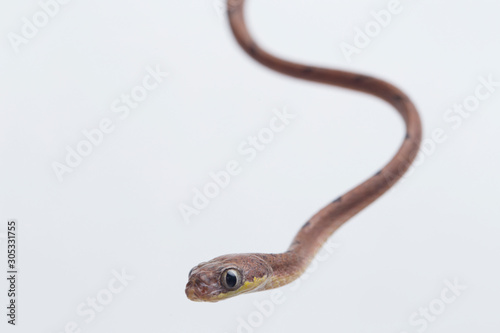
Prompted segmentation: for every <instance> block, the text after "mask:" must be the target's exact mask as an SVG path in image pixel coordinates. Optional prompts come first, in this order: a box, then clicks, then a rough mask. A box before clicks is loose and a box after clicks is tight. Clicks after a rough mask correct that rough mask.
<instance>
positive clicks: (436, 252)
mask: <svg viewBox="0 0 500 333" xmlns="http://www.w3.org/2000/svg"><path fill="white" fill-rule="evenodd" d="M387 3H388V1H382V0H376V1H369V0H357V1H313V2H311V1H300V0H288V1H264V0H258V1H257V0H254V1H249V3H248V6H247V9H248V10H247V18H248V23H249V26H250V28H251V31H252V33H253V34H254V35H255V38H256V39H257V40H258V41H259V42H260V43H261V44H262V46H263V47H265V48H267V49H269V50H270V51H271V52H274V53H276V54H278V55H280V56H283V57H286V58H288V59H292V60H295V61H298V62H303V63H309V64H315V65H322V66H327V67H334V68H343V69H347V70H355V71H359V72H363V73H365V74H370V75H374V76H377V77H381V78H384V79H387V80H389V81H390V82H393V83H395V84H396V85H398V86H399V87H401V88H402V89H403V90H404V91H405V92H407V93H408V94H409V95H410V96H411V98H412V99H413V100H414V101H415V103H416V105H417V106H418V108H419V110H420V112H421V115H422V120H423V124H424V138H430V137H432V133H433V131H434V130H435V129H438V128H441V129H442V130H443V131H444V132H445V134H446V137H447V140H446V141H445V142H443V143H439V144H437V145H436V146H435V147H434V148H433V149H432V151H431V152H430V153H428V154H426V155H422V156H423V157H424V159H423V160H421V161H420V165H419V166H418V167H417V168H416V169H415V170H414V172H413V173H412V174H411V175H409V176H408V177H407V178H406V180H405V181H404V182H402V183H398V185H397V186H396V187H395V188H394V189H393V190H391V191H390V192H389V193H387V194H386V195H385V196H383V197H382V198H381V199H380V200H378V201H377V202H376V203H375V204H373V205H371V206H370V207H369V208H367V209H366V210H365V211H363V212H362V213H360V214H359V215H358V216H356V217H355V218H353V219H352V220H351V221H350V222H349V223H347V224H346V225H345V226H344V227H342V228H341V230H339V231H338V232H337V233H336V234H335V235H334V236H333V239H332V241H334V242H335V243H336V244H338V249H336V251H335V252H334V253H333V255H331V256H330V257H329V258H328V259H327V260H325V261H323V262H321V263H320V265H319V266H318V268H317V269H316V270H315V271H314V272H311V273H310V275H309V276H308V279H307V280H304V281H302V283H301V285H300V287H299V288H296V289H294V290H291V289H290V288H289V287H288V288H287V287H285V288H283V289H281V291H282V292H283V294H282V299H283V300H284V302H283V303H282V304H276V305H274V309H272V311H271V312H272V313H271V314H270V315H269V316H268V317H263V316H262V315H260V314H259V313H257V311H258V310H257V309H256V306H255V304H254V302H255V301H258V302H262V301H266V300H269V299H270V292H264V293H256V294H249V295H245V296H240V297H237V298H234V299H230V300H227V301H223V302H219V303H214V304H211V303H194V302H191V301H189V300H188V299H187V298H186V296H185V294H184V286H185V283H186V282H187V274H188V272H189V270H190V269H191V267H192V266H194V265H196V264H197V263H199V262H201V261H205V260H207V259H211V258H213V257H215V256H218V255H222V254H227V253H238V252H281V251H283V250H285V249H286V248H287V246H288V245H289V243H290V241H291V240H292V238H293V236H294V234H295V232H296V231H297V230H298V228H299V227H300V226H301V225H302V224H303V223H304V222H305V221H306V220H307V219H308V218H309V217H310V216H311V215H313V214H314V213H315V212H316V211H317V210H319V209H320V208H322V207H323V206H324V205H325V204H327V203H328V202H330V201H331V200H333V199H335V198H336V197H337V196H339V195H341V194H342V193H344V192H345V191H347V190H348V189H350V188H351V187H353V186H354V185H356V184H357V183H359V182H360V181H362V180H363V179H365V178H367V177H369V176H371V175H372V174H374V173H375V172H376V171H377V170H379V169H380V168H381V167H382V166H383V165H384V163H386V162H387V161H388V159H389V158H390V157H391V156H392V154H393V153H394V152H395V151H396V149H397V147H398V145H399V143H400V142H401V140H402V138H403V135H404V129H403V125H402V122H401V121H400V119H399V118H398V116H397V114H396V113H395V112H394V111H393V110H392V109H391V107H390V106H388V105H387V104H385V103H383V102H381V101H379V100H376V99H374V98H372V97H368V96H365V95H362V94H358V93H352V92H349V91H346V90H342V89H337V88H331V87H326V86H322V85H318V84H311V83H308V82H304V81H300V80H294V79H291V78H288V77H284V76H281V75H279V74H276V73H274V72H272V71H269V70H268V69H266V68H263V67H262V66H261V65H259V64H257V63H255V62H254V61H253V60H251V59H250V58H249V57H248V56H247V55H246V54H244V53H243V52H242V51H241V50H240V49H239V47H238V46H237V45H236V43H235V41H234V38H233V37H232V35H231V32H230V30H229V27H228V24H227V20H226V18H225V17H223V16H220V15H219V14H220V6H219V3H218V2H213V1H212V0H185V1H140V2H139V1H123V0H120V1H118V0H109V1H77V0H73V1H71V2H70V3H68V4H66V5H61V8H60V10H59V12H58V13H57V14H56V15H55V16H54V17H53V18H51V19H50V22H48V24H47V25H46V26H45V27H42V28H40V30H39V31H38V33H37V34H36V36H34V37H33V38H31V39H29V40H28V42H27V43H26V44H23V45H20V46H19V52H15V50H14V48H13V47H12V45H11V43H10V42H9V38H8V36H9V33H16V34H21V28H22V26H23V21H22V18H23V17H27V18H28V19H29V20H32V16H33V15H34V14H35V13H37V12H38V11H40V5H39V4H38V2H37V1H17V2H8V3H7V2H6V1H3V2H2V5H1V7H2V8H1V10H0V22H1V24H0V36H1V39H0V44H1V51H0V62H1V64H0V77H1V80H0V112H1V118H0V119H1V121H0V136H1V140H0V152H1V155H0V156H1V159H0V160H1V162H0V175H1V176H0V221H2V222H1V224H0V227H1V229H0V233H3V234H5V229H6V222H7V220H8V219H10V218H15V219H17V220H18V223H19V225H20V231H19V266H20V269H19V270H20V275H19V285H18V288H19V297H18V303H19V308H18V325H17V326H16V327H14V328H13V327H11V326H10V325H7V324H6V316H5V312H6V309H5V308H4V304H6V302H7V297H6V289H7V285H6V283H5V279H4V278H2V279H1V280H2V283H0V288H1V290H0V304H2V308H3V309H4V310H1V315H0V318H2V319H1V323H0V327H1V331H2V332H64V327H65V326H66V325H67V324H68V323H69V322H72V321H74V322H76V323H77V324H78V325H79V329H80V330H81V331H82V332H220V333H224V332H237V329H238V325H239V319H238V318H242V320H245V321H247V320H248V317H249V316H250V317H251V318H254V319H255V318H257V319H259V318H263V319H262V320H261V322H260V323H258V324H257V325H254V326H256V327H253V328H251V330H248V329H247V330H246V331H245V330H244V329H240V332H247V331H254V332H304V331H315V332H372V333H373V332H385V333H387V332H394V333H396V332H397V333H400V332H408V333H412V332H423V331H426V332H454V333H459V332H472V331H480V332H485V333H486V332H498V331H499V329H500V316H499V315H498V313H499V310H500V301H499V297H500V283H499V281H500V269H499V265H498V262H499V253H500V242H499V241H498V238H499V236H500V235H499V234H500V224H499V222H500V221H499V220H500V219H499V218H500V208H499V205H498V200H499V195H500V190H499V188H500V176H499V175H498V170H499V166H500V160H499V153H498V149H499V148H498V143H499V138H500V134H499V132H498V129H499V124H500V113H499V112H498V110H499V107H500V88H499V87H497V88H496V89H497V91H495V92H494V93H493V94H492V95H491V96H490V98H488V99H486V100H485V101H482V102H481V104H480V106H479V107H478V108H477V110H475V111H474V112H471V113H470V116H469V117H468V118H467V119H463V122H462V123H461V125H460V126H459V127H458V128H456V129H453V128H452V126H451V125H453V123H450V122H447V121H445V120H444V118H443V117H444V115H445V113H446V110H447V109H449V108H450V107H453V105H454V104H457V103H462V102H463V100H464V99H465V98H467V97H468V96H472V95H474V92H475V89H476V87H477V86H478V84H479V80H478V77H480V76H482V77H485V78H487V77H488V76H489V75H492V77H493V78H494V79H495V80H497V81H500V69H499V62H498V59H500V47H499V43H498V42H499V39H498V31H499V28H500V24H499V20H498V13H499V10H500V5H499V3H498V1H493V0H490V1H488V0H479V1H474V2H472V1H465V0H459V1H444V2H435V1H428V0H427V1H411V0H402V1H401V5H402V7H403V11H402V12H401V13H400V14H398V15H397V16H394V17H393V19H392V22H391V23H390V24H389V25H388V26H387V27H385V28H384V29H383V30H382V31H381V32H380V34H379V35H378V36H376V37H375V38H373V40H372V42H371V44H370V45H369V46H368V47H366V48H364V49H362V50H361V52H360V53H359V54H356V55H354V56H353V57H352V61H351V62H348V61H347V60H346V58H345V57H344V56H343V54H342V52H341V49H340V45H341V43H342V42H348V43H351V44H352V42H353V37H354V33H355V28H356V27H359V28H364V26H365V25H366V24H367V23H368V22H370V21H372V20H373V18H372V16H370V12H371V11H379V10H381V9H384V8H386V7H387ZM148 66H150V67H152V68H155V67H156V66H159V67H160V68H161V69H162V70H163V71H165V72H168V73H169V76H168V78H166V79H165V80H164V82H162V83H161V84H160V85H159V87H158V88H157V89H155V90H154V91H151V92H150V93H149V95H148V97H147V98H146V99H145V100H144V101H143V102H141V103H140V106H139V107H137V108H136V109H135V110H133V111H132V112H131V114H130V116H129V117H128V118H126V119H120V118H119V117H118V114H116V113H113V112H112V111H111V108H110V105H111V103H112V102H113V101H114V100H116V99H117V98H119V97H120V95H121V94H123V93H130V91H131V89H132V88H134V87H135V86H137V85H139V84H141V82H142V79H143V78H144V76H145V75H146V74H147V72H146V68H147V67H148ZM285 106H286V107H287V108H288V110H290V112H291V113H293V114H295V115H296V118H295V119H294V120H293V121H292V122H291V124H290V125H289V126H288V127H287V128H286V130H284V131H283V132H281V133H278V134H277V135H276V137H275V139H274V141H273V142H272V143H270V144H268V145H267V146H266V148H265V150H264V151H262V152H260V153H259V154H258V156H257V158H256V159H255V160H254V161H252V162H247V161H246V160H245V156H242V155H240V154H238V152H237V147H238V146H239V145H240V144H241V143H242V142H244V140H245V139H246V138H247V137H248V136H249V135H255V134H257V133H258V132H259V131H260V130H261V129H262V128H264V127H266V126H267V125H268V123H269V121H270V119H271V118H272V116H273V113H272V110H273V109H274V108H278V109H281V108H283V107H285ZM103 118H109V119H111V120H112V121H113V124H114V125H115V128H114V131H113V132H112V133H111V134H107V135H106V136H105V138H104V140H103V143H102V144H100V145H99V146H98V147H94V149H93V152H92V153H91V154H90V155H89V156H87V157H85V158H84V159H83V162H82V163H81V164H80V165H79V166H78V167H76V168H74V170H73V172H72V173H71V174H65V175H64V177H63V181H62V182H59V181H58V179H57V177H56V175H55V173H54V171H53V167H52V164H53V163H54V162H60V163H64V159H65V156H66V153H67V150H66V146H70V147H73V148H74V147H76V145H77V144H78V142H80V141H81V140H83V139H85V137H84V136H83V134H82V131H83V130H85V129H92V128H96V127H97V126H98V124H99V122H100V121H101V119H103ZM233 159H235V160H237V161H239V162H240V163H241V166H242V172H241V174H239V175H238V176H235V177H233V179H232V180H231V183H230V184H229V186H227V188H225V189H223V190H222V192H221V193H220V194H219V195H218V196H217V197H216V198H214V199H213V200H211V202H210V205H209V207H208V208H206V209H204V210H201V212H200V214H199V215H198V216H193V217H192V218H191V222H190V223H186V222H185V221H184V220H183V218H182V216H181V214H180V213H179V209H178V207H179V205H180V204H181V203H185V204H191V200H192V198H193V188H195V187H196V188H202V187H203V186H204V185H205V184H206V183H207V182H209V181H210V178H209V175H208V174H209V172H211V171H218V170H221V169H223V168H224V166H225V164H226V163H227V162H228V161H230V160H233ZM0 242H2V244H0V246H1V250H0V255H1V258H0V260H1V262H2V265H1V267H2V271H3V272H5V261H6V260H5V259H6V254H5V239H1V238H0ZM122 269H125V271H126V272H127V274H129V275H131V276H134V279H133V280H132V281H130V282H129V283H128V285H127V286H126V288H125V289H124V290H123V291H122V292H121V293H118V294H115V295H114V297H113V299H112V301H111V302H110V303H109V304H107V305H106V306H105V307H104V309H103V311H102V312H99V313H96V316H95V318H93V320H90V322H89V323H86V322H85V320H86V319H89V316H81V315H78V314H77V312H76V310H77V308H78V307H79V306H81V304H82V303H83V304H85V303H86V302H87V298H92V297H96V295H98V294H99V293H101V296H102V295H104V294H105V291H104V292H103V290H105V289H106V288H107V286H108V283H109V282H110V281H112V279H113V270H117V271H121V270H122ZM3 274H4V273H1V276H3ZM447 279H448V280H450V281H453V280H454V279H457V281H459V283H460V284H461V285H465V286H466V287H467V289H466V290H465V291H463V292H462V293H461V294H460V296H459V297H457V298H456V299H455V300H454V301H453V302H452V303H451V304H447V305H446V308H445V309H444V312H443V313H441V314H439V315H437V316H435V317H436V318H435V319H433V321H432V322H428V327H426V329H425V330H424V329H423V326H422V325H415V324H411V323H410V321H409V318H410V317H411V316H412V314H413V313H415V312H418V311H419V308H425V307H429V305H430V304H434V306H436V304H437V305H439V299H440V297H441V293H442V291H443V290H444V289H445V288H446V285H445V282H444V281H445V280H447ZM103 293H104V294H103ZM436 300H437V301H436ZM256 313H257V314H256ZM259 316H260V317H259Z"/></svg>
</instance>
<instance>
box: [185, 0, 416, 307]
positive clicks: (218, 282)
mask: <svg viewBox="0 0 500 333" xmlns="http://www.w3.org/2000/svg"><path fill="white" fill-rule="evenodd" d="M243 7H244V1H243V0H228V15H229V22H230V25H231V29H232V31H233V34H234V36H235V37H236V40H237V41H238V43H239V45H240V46H241V47H242V48H243V49H244V50H245V51H246V52H247V53H248V54H249V55H250V56H251V57H252V58H254V59H255V60H256V61H258V62H260V63H261V64H263V65H264V66H267V67H269V68H271V69H273V70H275V71H278V72H280V73H283V74H286V75H289V76H293V77H296V78H300V79H304V80H309V81H315V82H321V83H326V84H330V85H334V86H339V87H343V88H348V89H353V90H357V91H361V92H364V93H368V94H372V95H375V96H377V97H380V98H381V99H383V100H385V101H386V102H388V103H389V104H391V105H392V106H393V107H394V108H396V110H397V111H398V112H399V114H400V115H401V116H402V117H403V119H404V122H405V124H406V136H405V138H404V140H403V143H402V145H401V147H400V148H399V150H398V152H397V153H396V155H395V156H394V157H393V158H392V160H391V161H390V162H389V163H388V164H387V165H386V166H385V167H384V168H383V169H382V170H380V171H379V172H377V173H376V174H375V175H374V176H372V177H371V178H369V179H368V180H366V181H365V182H363V183H361V184H360V185H358V186H357V187H355V188H353V189H352V190H350V191H349V192H347V193H346V194H344V195H343V196H341V197H339V198H338V199H336V200H335V201H333V202H332V203H330V204H329V205H327V206H326V207H324V208H323V209H321V210H320V211H319V212H318V213H317V214H316V215H314V216H313V217H312V218H311V219H310V220H309V221H308V222H306V223H305V224H304V226H303V227H302V228H301V229H300V231H299V232H298V233H297V235H296V236H295V238H294V240H293V242H292V244H291V245H290V247H289V248H288V250H287V251H286V252H284V253H279V254H263V253H252V254H229V255H224V256H220V257H217V258H215V259H212V260H210V261H208V262H204V263H201V264H199V265H197V266H196V267H194V268H193V269H192V270H191V271H190V272H189V281H188V283H187V285H186V295H187V297H188V298H189V299H190V300H193V301H208V302H217V301H219V300H223V299H226V298H229V297H233V296H236V295H239V294H243V293H248V292H255V291H260V290H266V289H271V288H276V287H280V286H283V285H285V284H287V283H290V282H292V281H293V280H295V279H296V278H298V277H299V276H300V275H301V274H302V273H303V272H304V270H305V269H306V268H307V266H308V265H309V263H310V262H311V260H312V259H313V258H314V256H315V255H316V253H317V252H318V250H319V249H320V248H321V246H322V244H323V243H324V242H325V241H326V240H327V239H328V237H330V235H331V234H332V233H333V232H334V231H335V230H337V229H338V228H339V227H340V226H341V225H342V224H343V223H344V222H346V221H347V220H349V219H350V218H351V217H352V216H354V215H355V214H356V213H358V212H359V211H361V210H362V209H363V208H365V207H366V206H368V205H369V204H370V203H372V202H373V201H375V200H376V199H377V198H378V197H380V196H381V195H382V194H383V193H385V192H386V191H387V190H388V189H389V188H390V187H391V186H392V185H394V183H396V181H398V179H399V178H401V176H402V175H403V174H404V173H405V172H406V170H407V169H408V167H409V166H410V164H411V163H412V161H413V160H414V158H415V156H416V154H417V152H418V150H419V146H420V141H421V137H422V133H421V132H422V130H421V124H420V118H419V115H418V112H417V110H416V109H415V106H414V105H413V103H412V102H411V101H410V99H409V98H408V97H407V96H406V95H405V94H404V93H403V92H402V91H401V90H399V89H398V88H397V87H395V86H393V85H391V84H389V83H387V82H385V81H382V80H380V79H377V78H373V77H369V76H365V75H359V74H356V73H351V72H344V71H339V70H332V69H326V68H319V67H313V66H306V65H301V64H296V63H293V62H289V61H286V60H283V59H279V58H277V57H275V56H273V55H271V54H269V53H267V52H266V51H264V50H263V49H262V48H260V47H259V46H258V45H257V44H256V43H255V41H254V40H253V39H252V37H251V36H250V34H249V32H248V30H247V27H246V24H245V20H244V15H243Z"/></svg>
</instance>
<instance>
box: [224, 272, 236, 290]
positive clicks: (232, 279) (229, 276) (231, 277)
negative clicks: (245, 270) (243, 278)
mask: <svg viewBox="0 0 500 333" xmlns="http://www.w3.org/2000/svg"><path fill="white" fill-rule="evenodd" d="M236 281H237V279H236V274H234V272H233V271H228V272H227V273H226V284H227V286H228V287H229V288H232V287H234V286H235V285H236Z"/></svg>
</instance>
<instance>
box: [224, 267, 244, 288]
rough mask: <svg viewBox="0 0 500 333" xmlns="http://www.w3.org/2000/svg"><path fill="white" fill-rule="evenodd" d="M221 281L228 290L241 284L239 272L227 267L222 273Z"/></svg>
mask: <svg viewBox="0 0 500 333" xmlns="http://www.w3.org/2000/svg"><path fill="white" fill-rule="evenodd" d="M221 282H222V285H223V286H224V287H226V288H227V289H229V290H234V289H237V288H238V287H239V286H240V284H241V273H240V272H239V271H237V270H236V269H234V268H230V269H227V270H225V271H224V272H223V273H222V276H221Z"/></svg>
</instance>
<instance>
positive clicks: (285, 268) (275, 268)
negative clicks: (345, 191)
mask: <svg viewBox="0 0 500 333" xmlns="http://www.w3.org/2000/svg"><path fill="white" fill-rule="evenodd" d="M256 255H257V256H258V257H260V258H261V259H262V260H264V261H265V262H266V264H267V265H269V266H270V267H271V270H272V274H271V275H270V276H268V277H267V279H266V280H267V281H266V285H265V287H264V289H273V288H278V287H281V286H284V285H286V284H288V283H290V282H292V281H294V280H295V279H297V278H298V277H299V276H300V275H301V274H302V273H303V272H304V271H305V269H306V268H307V266H308V265H309V262H310V259H311V258H309V257H302V256H301V255H300V254H299V253H297V252H295V251H289V252H285V253H278V254H267V253H266V254H264V253H259V254H256Z"/></svg>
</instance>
